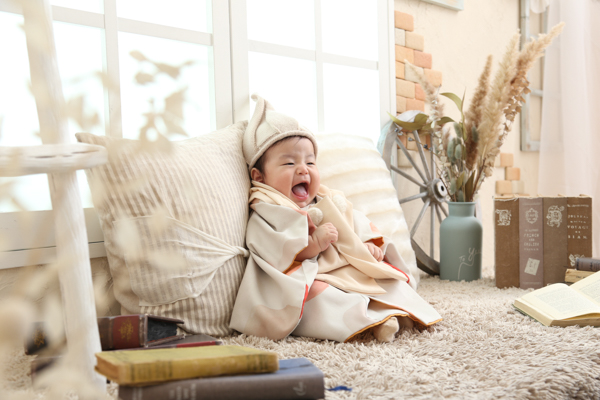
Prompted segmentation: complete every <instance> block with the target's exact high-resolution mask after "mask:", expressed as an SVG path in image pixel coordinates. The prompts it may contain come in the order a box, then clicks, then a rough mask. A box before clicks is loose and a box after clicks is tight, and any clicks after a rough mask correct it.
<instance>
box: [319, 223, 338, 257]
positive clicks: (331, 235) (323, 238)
mask: <svg viewBox="0 0 600 400" xmlns="http://www.w3.org/2000/svg"><path fill="white" fill-rule="evenodd" d="M313 236H314V238H315V239H316V241H317V243H318V244H319V249H320V251H325V250H327V248H328V247H329V245H330V244H331V243H335V242H337V240H338V231H337V229H336V228H335V226H333V224H332V223H331V222H327V223H325V224H323V225H321V226H319V227H318V228H317V229H315V231H314V233H313Z"/></svg>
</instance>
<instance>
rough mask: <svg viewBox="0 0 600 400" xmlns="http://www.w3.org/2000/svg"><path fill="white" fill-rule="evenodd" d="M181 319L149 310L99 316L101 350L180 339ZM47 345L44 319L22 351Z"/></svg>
mask: <svg viewBox="0 0 600 400" xmlns="http://www.w3.org/2000/svg"><path fill="white" fill-rule="evenodd" d="M183 323H184V322H183V321H182V320H180V319H175V318H168V317H160V316H157V315H148V314H132V315H117V316H112V317H100V318H98V331H99V333H100V345H101V346H102V350H115V349H129V348H133V347H152V346H156V345H159V344H163V343H166V342H169V341H172V340H178V339H182V338H183V337H184V335H182V334H177V325H181V324H183ZM47 346H48V337H47V335H46V333H45V329H44V323H43V322H36V323H35V326H34V329H33V335H32V337H31V338H29V340H27V342H26V345H25V354H36V353H38V352H39V351H40V350H42V349H44V348H46V347H47Z"/></svg>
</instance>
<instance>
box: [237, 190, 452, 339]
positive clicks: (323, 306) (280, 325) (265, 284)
mask: <svg viewBox="0 0 600 400" xmlns="http://www.w3.org/2000/svg"><path fill="white" fill-rule="evenodd" d="M318 198H320V200H319V202H318V203H317V204H316V205H315V206H314V208H317V209H319V210H320V214H321V215H322V218H319V219H320V221H315V222H318V223H315V225H317V226H318V225H319V224H324V223H327V222H331V223H333V225H334V226H335V227H336V228H337V229H338V241H337V242H336V243H334V244H332V245H331V246H330V247H329V248H328V249H327V250H326V251H325V252H324V253H322V254H321V255H320V256H318V257H315V258H313V259H308V260H304V261H303V262H302V263H298V262H295V257H296V255H297V254H298V253H299V252H300V251H302V250H303V249H304V248H305V247H306V246H307V244H308V232H309V223H310V221H312V219H311V218H310V217H308V216H307V212H306V211H303V210H300V209H299V208H298V207H297V206H295V204H293V203H292V202H291V201H289V199H287V198H286V197H285V196H284V195H282V194H281V193H279V192H277V191H276V190H274V189H272V188H270V187H268V186H266V185H261V184H259V183H257V182H255V188H254V189H253V192H252V193H251V196H250V202H251V204H252V209H253V213H252V215H251V217H250V220H249V222H248V228H247V231H246V245H247V247H248V249H249V250H250V257H249V259H248V264H247V266H246V271H245V273H244V278H243V279H242V283H241V286H240V289H239V291H238V295H237V299H236V303H235V305H234V308H233V314H232V318H231V328H233V329H235V330H237V331H239V332H243V333H246V334H250V335H255V336H260V337H267V338H270V339H275V340H277V339H282V338H285V337H286V336H288V335H290V334H293V335H297V336H307V337H313V338H319V339H330V340H336V341H339V342H343V341H346V340H348V339H350V338H352V337H353V336H354V335H356V334H357V333H360V332H362V331H364V330H365V329H368V328H369V327H372V326H375V325H377V324H380V323H382V322H384V321H385V320H387V319H388V318H390V317H391V316H409V317H410V318H411V319H413V320H414V321H417V323H419V324H420V325H425V326H428V325H431V324H434V323H435V322H437V321H439V320H440V319H441V316H440V315H439V314H438V313H437V311H435V309H434V308H433V307H431V305H429V304H428V303H427V302H426V301H424V300H423V299H422V298H421V297H420V296H419V295H418V294H417V293H416V292H415V290H414V289H413V288H412V287H411V286H410V276H411V275H410V271H409V270H408V268H407V267H406V265H405V263H404V261H403V260H402V258H401V257H400V255H399V254H398V252H397V251H396V249H395V247H394V245H393V244H392V243H391V242H390V241H389V240H387V239H386V238H383V237H382V236H381V234H380V233H379V232H378V231H377V230H376V229H375V228H374V227H372V224H370V222H369V220H368V219H367V218H366V217H365V216H364V215H362V214H361V213H359V212H358V211H354V210H353V209H352V204H351V203H350V202H348V201H347V200H346V199H345V197H343V194H342V193H341V192H338V191H334V190H329V189H328V188H326V187H324V186H322V187H321V189H320V190H319V197H318ZM309 212H310V210H309ZM374 239H382V244H381V248H382V250H383V251H384V254H385V256H386V259H387V260H388V261H389V263H390V264H391V265H390V264H386V263H383V262H378V261H377V260H375V259H374V258H373V256H372V255H371V254H370V253H369V251H368V250H367V249H366V247H365V246H364V244H363V242H366V241H369V240H374ZM392 265H393V266H392Z"/></svg>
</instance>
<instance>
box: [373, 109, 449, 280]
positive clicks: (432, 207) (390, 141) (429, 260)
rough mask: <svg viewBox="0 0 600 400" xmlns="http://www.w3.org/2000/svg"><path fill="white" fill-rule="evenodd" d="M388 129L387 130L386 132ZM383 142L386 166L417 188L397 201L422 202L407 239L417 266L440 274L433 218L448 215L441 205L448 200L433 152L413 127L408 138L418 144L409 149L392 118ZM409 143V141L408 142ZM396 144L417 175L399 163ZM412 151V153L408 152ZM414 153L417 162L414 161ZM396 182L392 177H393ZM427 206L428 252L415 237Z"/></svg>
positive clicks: (401, 132)
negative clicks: (414, 147) (427, 155)
mask: <svg viewBox="0 0 600 400" xmlns="http://www.w3.org/2000/svg"><path fill="white" fill-rule="evenodd" d="M386 130H387V132H386ZM384 134H385V142H384V144H383V146H384V147H383V151H382V153H383V159H384V161H385V164H386V166H387V168H388V169H389V170H390V171H391V172H392V177H393V178H395V177H394V174H398V175H400V176H401V177H402V178H404V179H406V180H407V181H409V182H411V183H413V184H414V185H417V187H418V189H419V192H418V193H417V194H414V195H410V196H408V197H404V198H402V199H399V200H398V201H399V203H400V204H405V203H409V202H413V201H421V202H422V203H423V205H422V207H421V210H420V212H419V215H418V216H417V218H416V220H415V221H414V222H413V224H412V227H411V226H409V229H410V240H411V244H412V248H413V250H414V251H415V256H416V258H417V266H418V267H419V269H421V270H422V271H425V272H427V273H428V274H430V275H439V273H440V263H439V261H437V260H436V259H435V237H436V234H435V220H436V217H437V220H438V222H439V223H440V224H441V223H442V220H443V219H444V218H445V217H447V216H448V212H447V210H446V208H445V206H444V203H446V202H447V195H448V191H447V189H446V186H445V185H444V184H443V182H442V180H441V179H440V178H439V177H438V176H437V170H436V165H435V158H434V157H435V156H434V154H433V152H432V151H431V150H430V149H429V148H428V146H427V145H423V144H422V143H421V140H420V138H419V133H418V132H417V131H413V133H412V134H413V135H414V139H413V137H411V136H410V135H408V136H407V140H408V141H411V142H412V141H414V142H415V145H416V147H417V151H416V153H415V152H414V151H410V152H409V151H408V149H407V148H406V146H405V145H404V143H402V141H401V140H400V138H399V135H400V136H402V135H406V133H405V132H403V131H402V130H401V129H400V128H399V127H398V126H397V125H396V124H395V123H393V122H392V121H390V122H389V124H387V125H386V127H385V128H384ZM407 143H408V142H407ZM398 147H399V148H400V149H401V150H402V153H403V154H404V156H405V157H406V159H407V160H408V161H409V162H410V165H411V166H412V168H413V169H414V170H415V171H416V176H413V175H411V174H409V173H408V172H407V171H406V170H402V168H401V167H400V166H399V165H398V164H399V163H398V157H397V149H398ZM426 151H427V152H428V154H429V162H428V161H427V157H426V153H425V152H426ZM410 153H413V155H414V157H413V156H412V155H411V154H410ZM417 154H418V157H419V159H420V162H417V159H416V158H417ZM394 182H395V179H394ZM428 209H429V213H430V221H429V228H428V229H429V255H428V254H427V253H426V252H425V251H424V250H423V249H422V248H421V246H420V245H419V243H417V241H416V240H415V234H416V233H417V229H418V228H419V226H420V225H421V222H422V221H423V218H424V217H425V215H426V213H427V211H428Z"/></svg>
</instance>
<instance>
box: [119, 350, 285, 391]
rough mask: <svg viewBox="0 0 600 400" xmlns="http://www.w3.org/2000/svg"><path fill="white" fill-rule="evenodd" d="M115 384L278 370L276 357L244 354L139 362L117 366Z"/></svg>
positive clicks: (145, 382) (274, 355)
mask: <svg viewBox="0 0 600 400" xmlns="http://www.w3.org/2000/svg"><path fill="white" fill-rule="evenodd" d="M117 368H118V376H119V381H118V382H119V383H121V384H125V385H137V384H142V385H143V384H151V383H160V382H165V381H170V380H178V379H191V378H195V377H198V376H205V377H210V376H221V375H237V374H260V373H265V372H273V371H276V370H277V369H278V368H279V365H278V362H277V355H276V354H244V355H235V356H228V357H218V358H205V359H202V360H198V359H179V360H165V361H154V362H147V363H145V362H139V363H132V364H129V365H122V366H118V367H117Z"/></svg>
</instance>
